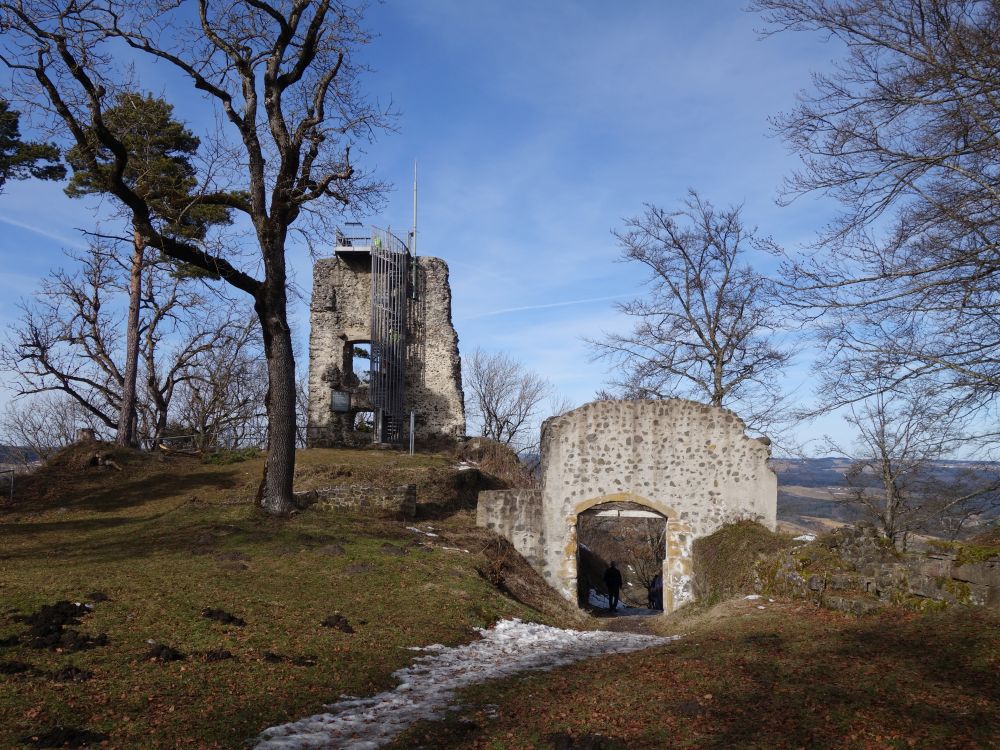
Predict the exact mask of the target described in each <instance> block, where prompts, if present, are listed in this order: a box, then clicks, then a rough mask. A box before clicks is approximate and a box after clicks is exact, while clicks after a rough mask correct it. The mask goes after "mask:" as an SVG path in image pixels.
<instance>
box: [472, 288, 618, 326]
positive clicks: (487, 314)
mask: <svg viewBox="0 0 1000 750" xmlns="http://www.w3.org/2000/svg"><path fill="white" fill-rule="evenodd" d="M627 296H628V295H627V294H626V293H625V292H622V293H621V294H612V295H611V296H609V297H588V298H587V299H571V300H567V301H565V302H549V303H547V304H544V305H524V306H523V307H505V308H502V309H500V310H490V311H489V312H484V313H477V314H476V315H466V316H464V317H462V318H459V320H460V321H465V320H477V319H479V318H490V317H493V316H494V315H505V314H507V313H512V312H523V311H524V310H546V309H548V308H550V307H569V306H570V305H586V304H588V303H590V302H607V301H608V300H612V299H620V298H621V297H627Z"/></svg>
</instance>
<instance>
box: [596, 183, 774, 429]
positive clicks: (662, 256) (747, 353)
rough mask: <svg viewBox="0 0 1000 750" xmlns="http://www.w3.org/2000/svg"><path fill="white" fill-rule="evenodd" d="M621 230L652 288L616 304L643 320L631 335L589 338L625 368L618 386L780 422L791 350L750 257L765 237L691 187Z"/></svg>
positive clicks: (627, 251) (625, 247)
mask: <svg viewBox="0 0 1000 750" xmlns="http://www.w3.org/2000/svg"><path fill="white" fill-rule="evenodd" d="M615 237H617V239H618V242H619V245H620V247H621V252H622V259H623V260H625V261H634V262H637V263H640V264H642V265H643V266H645V267H646V268H647V269H648V271H649V281H648V284H649V289H650V292H649V295H648V297H646V298H641V299H636V300H633V301H631V302H626V303H623V304H620V305H618V309H619V310H621V311H622V312H624V313H625V314H627V315H629V316H631V317H633V318H635V319H636V324H635V327H634V328H633V330H632V331H631V332H630V333H626V334H617V333H610V334H605V336H604V338H603V339H598V340H591V341H590V344H591V345H592V346H593V347H594V349H595V351H596V354H597V356H598V357H605V358H607V359H609V360H611V361H612V362H614V363H615V364H616V365H617V366H618V367H620V368H621V371H622V376H621V377H620V378H617V379H615V380H614V381H613V383H612V385H613V386H614V387H615V389H616V390H617V392H618V393H619V394H620V395H621V396H623V397H625V398H639V399H661V398H671V397H677V396H684V397H690V398H694V399H696V400H700V401H704V402H707V403H709V404H712V405H713V406H726V407H728V408H731V409H734V410H735V411H737V412H738V413H739V414H740V416H741V417H742V418H743V420H744V421H745V422H746V423H747V425H748V426H749V427H750V428H751V429H755V430H759V431H764V430H766V429H768V428H770V427H771V426H772V425H774V424H775V423H776V422H777V418H778V416H779V414H780V412H781V404H782V394H781V392H780V390H779V388H778V376H779V375H780V373H781V371H782V369H783V368H784V367H785V366H786V365H787V363H788V361H789V359H790V352H789V350H788V349H787V348H785V347H782V346H781V345H780V344H779V343H778V341H777V337H778V331H779V327H780V319H779V317H778V314H777V311H776V308H775V304H774V303H775V297H774V295H773V293H772V284H771V283H770V282H769V281H768V279H767V278H766V277H764V276H763V275H761V274H759V273H757V272H756V271H754V270H753V269H752V268H751V267H750V266H749V265H748V264H747V263H746V262H745V260H744V258H745V255H746V253H747V252H748V250H749V249H750V248H751V247H753V246H754V245H755V244H758V239H757V237H756V235H755V233H754V232H753V231H751V230H748V229H746V227H744V225H743V221H742V218H741V216H740V209H739V207H735V208H730V209H727V210H724V211H718V210H716V209H715V208H714V207H713V206H712V204H711V203H709V202H707V201H705V200H703V199H702V198H701V197H700V196H699V195H698V194H697V193H696V192H694V191H691V192H690V193H689V195H688V198H687V200H686V201H685V203H684V208H683V209H681V210H679V211H675V212H667V211H664V210H663V209H661V208H657V207H655V206H647V207H646V210H645V212H644V213H643V215H642V216H638V217H634V218H631V219H629V220H627V222H626V229H625V230H624V231H621V232H616V233H615ZM609 395H610V394H608V393H607V392H601V393H600V394H599V395H598V397H599V398H601V397H608V396H609Z"/></svg>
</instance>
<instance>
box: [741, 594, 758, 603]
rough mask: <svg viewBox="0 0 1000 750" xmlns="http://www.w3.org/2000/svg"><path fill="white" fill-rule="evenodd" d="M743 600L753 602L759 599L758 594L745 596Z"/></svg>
mask: <svg viewBox="0 0 1000 750" xmlns="http://www.w3.org/2000/svg"><path fill="white" fill-rule="evenodd" d="M743 598H744V599H748V600H750V601H753V600H754V599H760V594H747V595H746V596H744V597H743Z"/></svg>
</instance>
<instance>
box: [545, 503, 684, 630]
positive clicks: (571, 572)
mask: <svg viewBox="0 0 1000 750" xmlns="http://www.w3.org/2000/svg"><path fill="white" fill-rule="evenodd" d="M615 505H623V506H637V507H640V508H645V509H648V510H649V511H650V512H652V513H654V514H656V515H657V516H659V517H662V518H663V519H664V522H665V526H666V528H665V539H664V543H665V551H664V558H663V566H662V571H661V572H662V575H663V611H664V612H672V611H673V610H674V609H676V608H677V607H679V606H681V605H682V604H685V603H687V602H689V601H691V599H692V593H691V543H692V541H693V538H692V534H691V529H690V527H689V526H688V524H687V523H685V522H684V521H682V520H681V519H680V517H679V514H678V513H677V511H676V510H674V509H673V508H672V507H670V506H668V505H665V504H664V503H662V502H657V501H655V500H650V499H649V498H645V497H642V496H641V495H637V494H635V493H632V492H618V493H613V494H611V495H601V496H599V497H593V498H588V499H586V500H583V501H580V502H579V503H576V504H575V505H574V506H573V507H572V512H571V514H570V515H569V516H567V518H566V524H567V526H568V527H569V528H568V529H567V533H566V546H565V548H564V558H563V562H562V565H561V570H562V578H563V581H564V582H565V584H566V585H567V586H568V587H569V588H570V589H571V590H573V591H577V590H578V588H579V570H578V568H577V565H578V560H579V552H580V551H579V536H578V533H579V527H580V518H581V516H583V515H585V514H586V513H587V512H588V511H590V510H591V509H593V508H595V507H601V506H615Z"/></svg>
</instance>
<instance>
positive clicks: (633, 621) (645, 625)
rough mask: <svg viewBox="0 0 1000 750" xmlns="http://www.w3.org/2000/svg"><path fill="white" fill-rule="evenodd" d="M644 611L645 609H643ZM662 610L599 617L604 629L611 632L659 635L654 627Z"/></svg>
mask: <svg viewBox="0 0 1000 750" xmlns="http://www.w3.org/2000/svg"><path fill="white" fill-rule="evenodd" d="M644 611H645V610H644ZM662 616H663V613H662V612H657V613H656V614H627V615H624V614H617V615H602V616H601V617H600V618H599V619H600V620H601V624H602V626H603V629H604V630H610V631H611V632H612V633H638V634H639V635H660V633H659V632H658V631H657V630H656V629H655V628H654V623H656V622H657V621H658V620H659V619H660V617H662Z"/></svg>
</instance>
